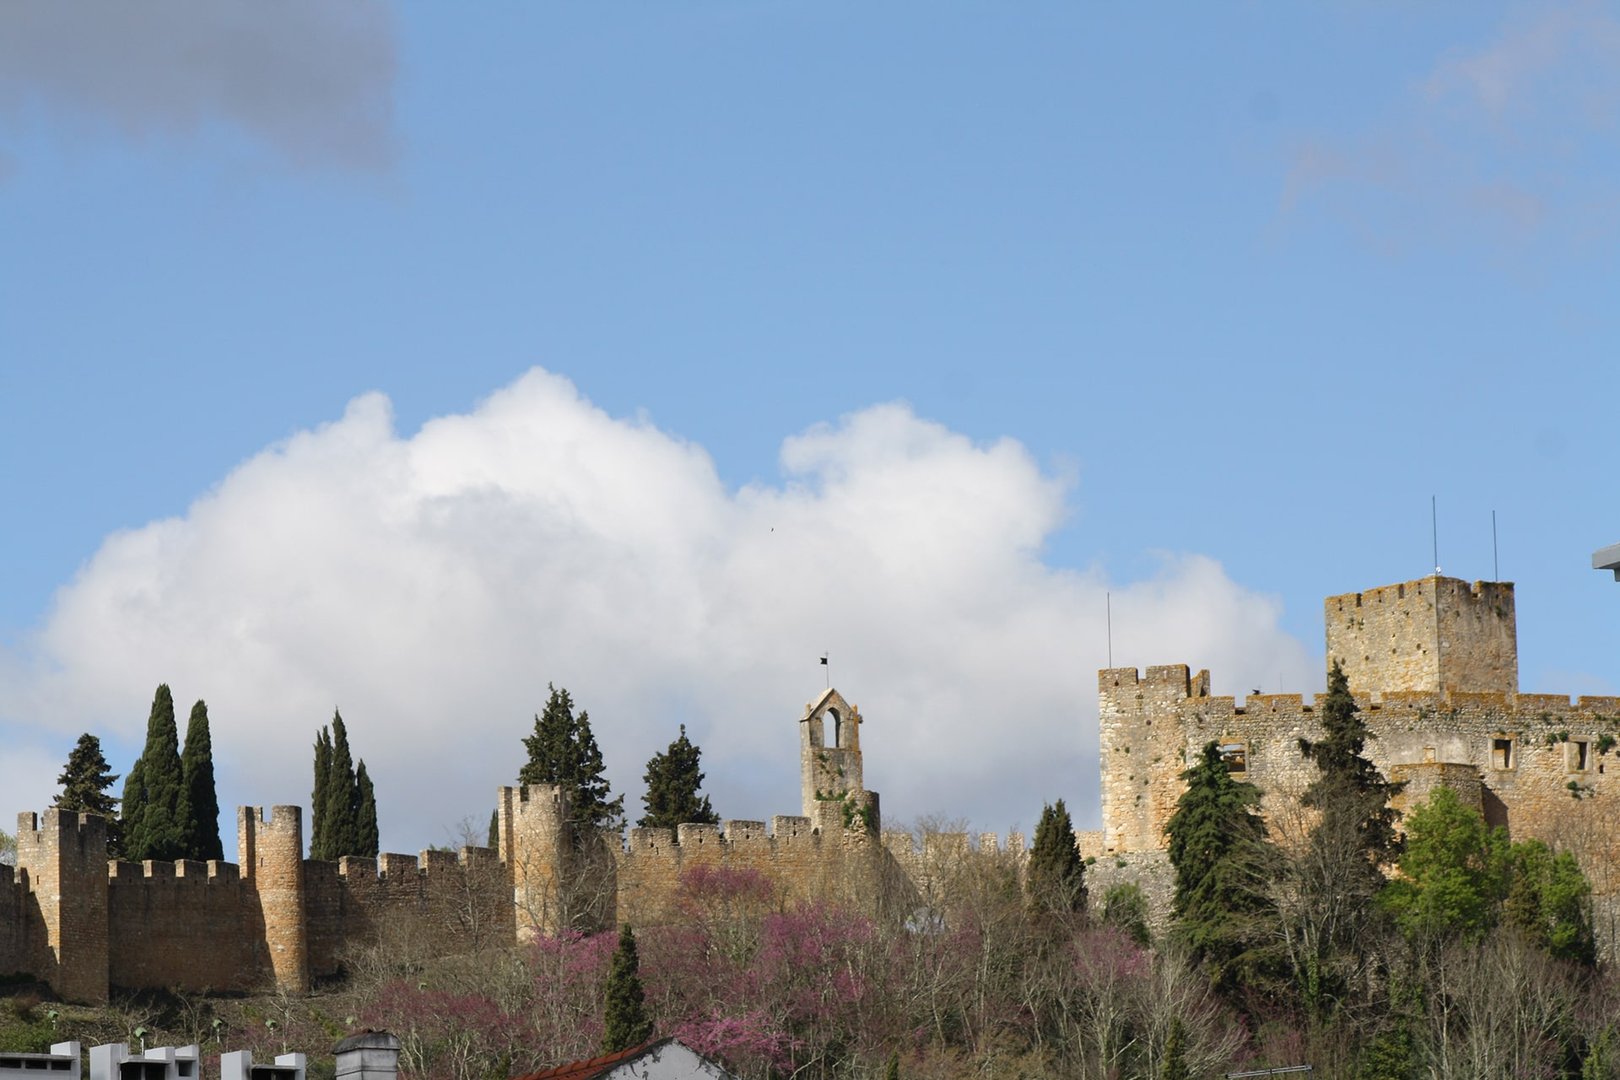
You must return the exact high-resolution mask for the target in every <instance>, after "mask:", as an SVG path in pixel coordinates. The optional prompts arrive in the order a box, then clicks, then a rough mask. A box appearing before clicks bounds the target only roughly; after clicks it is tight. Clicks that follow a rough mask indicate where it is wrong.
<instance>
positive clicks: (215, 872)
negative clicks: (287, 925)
mask: <svg viewBox="0 0 1620 1080" xmlns="http://www.w3.org/2000/svg"><path fill="white" fill-rule="evenodd" d="M105 872H106V873H107V884H108V889H107V913H108V918H107V943H108V954H107V975H108V980H109V981H110V982H111V983H112V984H113V985H115V986H131V987H134V986H154V987H157V986H162V987H175V988H181V989H187V990H204V989H209V990H221V991H227V990H245V989H248V988H249V987H251V986H252V985H254V984H255V983H256V981H257V980H256V979H249V980H244V979H243V975H244V973H248V972H254V973H256V971H257V962H258V961H257V957H256V956H255V955H254V952H253V950H252V948H251V938H250V936H249V934H248V933H247V932H246V928H245V926H244V919H243V914H244V904H243V889H242V879H241V876H240V875H239V873H238V871H237V867H236V866H235V865H234V864H232V863H227V862H215V861H212V860H210V861H209V862H207V863H201V862H190V861H185V862H146V863H132V862H114V863H112V865H111V867H110V868H108V869H107V870H106V871H105Z"/></svg>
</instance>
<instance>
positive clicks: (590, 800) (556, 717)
mask: <svg viewBox="0 0 1620 1080" xmlns="http://www.w3.org/2000/svg"><path fill="white" fill-rule="evenodd" d="M548 689H549V690H550V691H551V697H550V698H549V699H548V700H547V701H546V708H545V711H544V712H542V713H540V714H539V715H538V716H536V717H535V718H534V734H533V735H529V736H526V737H525V738H524V739H523V745H524V747H525V749H527V750H528V752H529V760H528V763H527V764H525V765H524V766H523V769H522V771H520V772H519V773H518V782H519V783H520V784H525V785H527V784H557V785H558V786H560V787H561V788H562V789H563V790H564V791H565V792H566V793H567V794H568V796H569V800H570V803H571V804H572V807H573V810H572V814H571V823H572V824H573V825H575V826H576V827H581V828H599V829H605V828H617V827H618V826H619V823H620V822H621V821H622V820H623V818H624V796H622V795H621V796H619V797H618V798H616V799H610V798H608V795H609V792H610V789H609V787H608V782H607V777H606V776H604V775H603V773H604V771H605V769H604V765H603V763H602V751H601V750H599V749H597V746H596V736H594V735H592V734H591V719H590V715H589V714H588V713H586V712H584V711H581V712H580V714H579V716H578V717H577V718H576V717H575V716H574V699H573V698H571V697H569V695H568V691H567V690H559V689H557V688H556V687H555V686H550V687H548Z"/></svg>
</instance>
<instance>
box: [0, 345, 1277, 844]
mask: <svg viewBox="0 0 1620 1080" xmlns="http://www.w3.org/2000/svg"><path fill="white" fill-rule="evenodd" d="M1067 513H1068V507H1067V485H1066V484H1065V482H1064V481H1062V480H1061V479H1058V478H1056V477H1054V476H1052V475H1049V474H1048V473H1046V472H1044V471H1043V470H1042V469H1041V468H1040V467H1039V466H1038V464H1037V463H1036V462H1035V461H1034V460H1032V458H1031V457H1030V455H1029V454H1028V452H1027V451H1026V450H1025V449H1024V448H1023V447H1022V446H1020V445H1019V444H1018V443H1016V442H1014V441H1012V440H1010V439H1003V440H1001V441H998V442H994V443H991V444H977V443H974V442H973V441H971V440H969V439H967V438H965V437H964V436H962V435H960V434H957V433H954V432H952V431H950V430H948V429H946V428H944V427H942V426H941V425H939V424H937V423H932V422H929V421H927V420H924V419H921V418H919V417H917V416H916V415H914V414H913V413H912V412H911V411H910V410H909V409H908V408H907V407H905V406H903V405H880V406H876V407H873V408H868V409H865V410H862V411H860V412H856V413H853V414H851V415H848V416H845V417H843V418H841V419H839V420H837V421H836V422H833V423H829V424H826V425H823V426H818V427H815V428H813V429H811V430H809V431H806V432H803V433H801V434H799V435H796V436H793V437H791V438H789V439H787V440H786V441H785V442H784V444H783V447H782V452H781V479H780V481H779V482H777V483H771V484H760V485H753V486H748V487H744V488H742V489H741V490H733V489H728V487H727V486H726V485H725V484H723V483H722V482H721V481H720V480H719V478H718V476H717V473H716V470H715V468H714V465H713V463H712V461H711V460H710V458H709V456H708V454H707V453H706V452H705V451H704V450H703V449H702V448H701V447H698V446H695V445H692V444H691V443H689V442H685V441H682V440H681V439H680V438H678V437H676V436H674V435H672V434H670V433H667V432H664V431H661V430H659V429H658V428H657V427H655V426H653V425H652V424H650V423H648V422H646V421H644V420H627V419H621V418H615V417H611V416H608V415H607V414H605V413H604V412H602V411H601V410H599V409H597V408H596V407H594V406H593V405H591V403H590V402H588V401H586V400H584V399H583V398H582V397H581V396H580V395H579V394H578V392H577V391H576V390H575V388H574V387H573V386H572V384H570V383H569V382H568V381H567V380H565V379H563V378H560V377H558V376H556V375H552V374H549V373H546V372H544V371H539V370H536V371H532V372H530V373H529V374H527V375H525V376H523V377H522V378H520V379H519V380H517V381H516V382H515V383H513V384H512V385H511V386H509V387H507V388H505V389H503V390H501V391H500V392H498V393H496V394H494V395H493V396H492V397H490V398H489V399H488V400H487V401H485V402H483V403H482V404H481V405H480V406H478V407H477V408H476V409H474V410H473V411H471V412H469V413H467V414H465V415H456V416H447V417H443V418H440V419H437V420H433V421H431V422H429V423H428V424H426V425H424V426H423V427H422V429H421V430H420V431H418V432H416V433H415V434H414V435H410V436H408V437H406V436H402V435H401V434H400V433H398V432H396V431H395V430H394V427H393V423H392V418H391V415H390V409H389V404H388V401H387V400H386V399H385V398H384V397H383V396H381V395H380V394H368V395H365V396H362V397H359V398H357V399H355V400H354V401H353V402H352V403H351V404H350V405H349V407H348V409H347V411H346V412H345V414H344V415H343V417H342V418H341V419H339V420H336V421H334V422H332V423H330V424H328V425H326V426H324V427H321V428H319V429H317V430H313V431H308V432H303V433H300V434H298V435H296V436H294V437H292V438H290V439H288V440H286V441H285V442H283V443H281V444H278V445H276V446H273V447H270V448H268V449H266V450H265V451H263V452H262V453H260V454H259V455H257V456H255V457H254V458H252V459H251V460H249V461H247V462H246V463H244V464H243V465H241V466H240V467H239V468H237V469H236V470H234V471H233V472H231V473H230V474H229V475H228V476H226V477H225V478H224V479H223V480H222V481H221V482H220V483H219V485H218V486H217V487H216V488H215V489H214V490H212V491H210V492H208V493H207V494H205V495H203V496H201V497H200V498H198V499H197V500H196V502H195V503H194V504H193V505H192V506H191V507H190V509H189V511H188V512H187V513H186V515H185V516H184V517H183V518H178V519H173V520H167V521H158V522H154V523H152V524H149V525H147V526H145V527H143V528H139V529H133V530H130V531H127V532H122V533H119V534H116V535H113V536H110V537H108V538H107V539H106V541H105V542H104V543H103V545H102V547H101V549H100V550H99V551H98V552H97V554H96V555H95V556H94V558H93V559H92V560H90V562H89V563H88V564H87V565H86V566H85V567H84V569H83V570H82V572H81V573H80V575H79V576H78V578H77V579H76V580H75V581H74V582H72V583H71V584H70V585H68V586H66V587H65V588H64V589H62V590H61V592H60V593H59V595H58V596H57V598H56V601H55V604H54V606H53V609H52V611H51V612H50V614H49V616H48V617H47V619H46V620H45V621H44V623H43V624H42V626H41V627H40V629H39V631H38V633H37V635H36V636H35V638H34V639H33V641H32V642H31V643H30V646H29V652H28V655H27V656H26V657H18V656H14V657H12V658H10V660H9V662H8V663H6V664H5V665H4V666H0V680H4V682H5V683H7V684H9V685H6V686H4V687H3V688H0V689H3V690H4V693H3V694H0V701H4V702H6V703H7V704H6V705H4V706H0V709H4V712H3V713H0V722H3V723H4V724H6V725H7V727H8V728H9V733H10V735H11V736H12V737H15V738H18V739H25V740H27V741H29V742H30V745H34V744H38V743H40V742H41V740H46V741H50V740H57V741H60V742H61V743H62V745H64V746H65V745H66V742H67V740H69V739H71V737H72V736H74V735H75V734H77V732H79V731H82V730H85V729H86V728H89V729H91V730H96V731H99V732H100V733H102V734H103V735H104V736H107V737H109V738H111V739H113V740H117V741H118V744H119V745H124V746H128V747H136V746H138V744H139V740H140V737H141V730H142V725H143V724H144V718H145V709H146V704H147V702H148V701H149V700H150V695H151V693H152V688H153V686H154V685H155V684H156V683H157V682H159V681H160V680H164V681H168V682H169V683H170V684H171V685H172V686H173V687H174V691H175V698H176V700H177V702H178V703H179V704H180V708H181V709H182V711H183V710H184V709H185V707H186V706H187V705H188V704H189V702H190V701H191V700H192V699H193V698H196V697H204V698H206V699H207V700H208V702H209V706H210V710H211V713H212V715H213V718H214V724H215V733H214V744H215V747H216V754H217V755H218V761H219V766H220V776H221V780H220V783H221V803H222V804H223V805H226V806H232V805H235V804H237V803H241V802H252V803H263V802H300V803H302V802H307V793H308V790H309V761H310V744H311V740H312V738H313V735H314V732H315V729H316V727H317V726H318V725H319V724H321V723H323V722H325V721H326V720H327V719H329V718H330V716H331V713H332V710H333V708H334V706H336V707H340V708H341V709H342V711H343V714H344V717H345V720H346V721H347V722H348V724H349V726H350V730H351V732H352V738H353V740H354V743H355V745H356V750H357V752H358V753H359V754H360V755H362V756H363V757H364V758H365V759H366V761H367V764H368V767H369V769H370V771H371V773H372V775H373V777H374V778H375V779H376V781H377V787H378V795H379V800H380V805H381V813H382V818H383V829H384V842H385V844H386V845H388V846H391V847H394V848H405V849H407V850H411V849H414V848H415V847H418V846H421V845H425V844H427V843H432V842H439V841H442V840H443V839H444V838H445V828H446V826H447V825H450V824H451V823H453V822H455V821H457V820H458V819H460V818H462V817H464V816H471V817H473V818H475V819H477V820H480V821H481V820H482V818H483V817H484V816H487V814H488V810H489V807H490V806H491V805H492V804H493V793H494V788H495V787H496V785H498V784H500V783H507V782H510V781H511V780H512V778H513V776H514V775H515V773H516V771H517V768H518V766H519V764H520V760H521V746H520V744H519V739H520V738H521V736H523V735H524V734H526V733H527V731H528V730H530V728H531V726H532V717H533V714H534V712H535V710H536V709H537V708H539V707H540V706H541V705H542V704H543V702H544V699H545V695H546V685H547V683H548V682H555V683H556V684H557V685H559V686H565V687H567V688H568V689H569V690H570V691H571V692H572V693H573V695H574V697H575V698H576V700H577V701H579V702H580V703H581V704H582V705H584V706H585V707H586V708H588V709H589V711H590V714H591V718H592V721H593V725H594V727H595V729H596V732H597V736H598V739H599V741H600V742H601V744H602V747H603V750H604V752H605V754H606V756H607V760H608V763H609V768H610V773H611V779H612V781H613V783H614V786H615V788H616V790H620V791H626V792H628V793H629V794H630V800H629V802H630V805H631V806H632V807H634V806H635V805H636V801H637V799H638V798H639V795H640V792H641V772H642V769H643V766H644V763H645V762H646V760H647V758H648V756H649V755H651V754H652V753H653V752H654V751H656V750H658V749H660V748H662V747H663V746H664V745H665V744H667V743H668V742H669V741H670V739H671V738H673V737H674V735H675V733H676V728H677V725H678V724H680V723H683V722H684V723H685V724H687V726H688V730H689V732H690V733H691V735H692V736H693V737H694V738H695V739H696V740H697V741H698V742H699V743H700V744H701V745H702V747H703V749H704V754H705V757H704V761H705V765H706V766H707V768H708V771H709V783H708V787H709V789H710V791H711V792H712V793H713V795H714V802H715V805H716V807H717V808H718V809H719V810H720V811H721V813H722V814H724V815H726V816H735V817H764V816H767V815H770V814H773V813H796V812H797V808H798V791H797V775H798V774H797V768H796V761H797V752H798V745H797V739H798V732H797V724H796V720H797V718H798V715H799V713H800V711H801V709H802V705H803V703H804V702H805V701H806V700H807V699H809V698H810V697H812V696H814V695H815V694H816V693H817V692H818V691H819V689H820V687H821V685H822V678H823V676H822V670H823V669H822V668H821V667H820V665H819V663H818V657H819V656H820V655H821V653H822V652H823V651H827V652H830V654H831V660H832V667H831V671H832V674H833V678H834V681H835V683H836V684H837V685H838V686H839V687H840V688H841V689H842V690H843V691H844V692H845V694H846V695H847V696H848V697H849V698H850V699H851V700H853V701H854V702H856V703H857V704H858V705H859V706H861V709H862V712H863V715H864V716H865V717H866V720H867V723H866V725H865V727H864V728H863V743H864V747H865V750H866V770H867V782H868V786H870V787H872V788H874V789H877V790H879V791H881V792H882V793H883V798H884V808H885V814H886V817H887V818H888V819H889V820H890V821H891V822H892V821H898V820H902V819H907V818H912V817H916V816H919V815H923V814H942V815H945V816H947V817H960V818H965V819H967V820H968V821H970V822H973V823H975V824H976V825H979V826H982V827H986V828H1002V829H1004V828H1006V827H1008V826H1010V825H1012V824H1015V823H1022V824H1023V825H1024V826H1026V827H1027V826H1028V825H1029V824H1030V823H1031V822H1032V821H1033V820H1034V818H1035V817H1036V815H1037V814H1038V813H1039V811H1040V806H1041V801H1042V800H1043V799H1051V798H1055V797H1058V796H1063V797H1066V798H1067V799H1069V800H1070V802H1071V805H1073V806H1074V807H1075V809H1076V811H1077V812H1078V814H1077V816H1078V817H1079V818H1080V820H1081V822H1082V823H1084V822H1088V821H1094V820H1095V818H1096V813H1097V811H1096V806H1095V804H1096V789H1097V758H1096V742H1097V739H1096V726H1095V718H1096V700H1095V699H1096V674H1095V673H1096V669H1097V668H1098V667H1100V666H1102V665H1103V663H1104V657H1105V652H1106V649H1107V643H1106V639H1105V636H1104V620H1103V614H1104V593H1105V592H1106V591H1109V590H1112V592H1113V609H1114V612H1115V616H1116V619H1115V638H1114V644H1113V648H1114V655H1115V658H1116V662H1119V663H1138V664H1147V663H1161V662H1175V661H1182V660H1185V661H1187V662H1190V663H1193V664H1195V665H1199V666H1208V667H1211V668H1212V669H1214V671H1215V672H1216V676H1217V680H1218V681H1219V682H1222V683H1224V684H1225V685H1226V686H1227V687H1228V688H1232V687H1247V686H1249V685H1259V684H1260V683H1259V682H1257V681H1255V680H1263V681H1265V682H1266V683H1267V684H1269V683H1271V682H1272V681H1274V680H1275V679H1276V678H1277V677H1278V675H1279V674H1282V675H1284V676H1285V677H1287V678H1289V679H1291V680H1294V681H1295V682H1296V685H1297V684H1299V683H1304V682H1306V681H1307V679H1308V677H1307V668H1308V664H1307V657H1306V651H1305V650H1304V648H1303V647H1302V646H1301V645H1300V644H1299V643H1298V642H1297V641H1296V640H1294V639H1292V638H1290V637H1289V636H1287V635H1286V634H1284V633H1283V632H1282V631H1281V630H1280V629H1279V628H1278V624H1277V617H1278V608H1277V605H1276V603H1275V602H1274V601H1272V600H1270V599H1268V598H1267V597H1264V596H1259V595H1256V594H1254V593H1252V592H1250V591H1248V590H1246V589H1244V588H1242V587H1240V586H1239V585H1237V584H1235V583H1234V582H1232V581H1231V580H1229V579H1228V578H1227V577H1226V575H1225V574H1224V572H1223V571H1222V570H1221V568H1220V566H1219V565H1218V564H1217V563H1215V562H1214V561H1212V560H1210V559H1208V558H1205V557H1200V556H1196V555H1175V556H1171V555H1167V556H1165V557H1164V559H1163V562H1162V568H1161V570H1160V572H1159V573H1158V574H1157V575H1156V576H1154V577H1153V578H1151V579H1150V580H1145V581H1138V582H1134V583H1117V582H1116V583H1111V582H1108V581H1106V580H1105V579H1104V577H1103V576H1102V575H1101V574H1100V573H1099V572H1097V571H1093V570H1077V569H1066V568H1059V567H1055V566H1052V565H1050V564H1049V563H1048V562H1047V561H1045V560H1044V558H1043V544H1044V543H1045V542H1046V540H1047V539H1048V538H1049V537H1051V536H1052V535H1053V533H1054V532H1055V530H1057V529H1058V528H1059V527H1060V525H1062V524H1063V523H1064V521H1065V519H1066V514H1067ZM1167 540H1173V538H1167ZM127 764H128V763H127V762H126V761H115V762H114V767H115V768H124V767H127ZM51 779H53V777H50V776H44V775H40V776H37V777H35V778H33V779H29V778H19V777H12V778H11V783H10V784H8V790H10V791H12V792H13V798H18V797H21V798H22V799H24V800H25V805H28V804H32V805H36V806H38V805H43V804H44V802H45V801H46V800H47V799H48V797H49V794H50V791H51V786H50V782H49V781H50V780H51ZM227 846H229V844H227Z"/></svg>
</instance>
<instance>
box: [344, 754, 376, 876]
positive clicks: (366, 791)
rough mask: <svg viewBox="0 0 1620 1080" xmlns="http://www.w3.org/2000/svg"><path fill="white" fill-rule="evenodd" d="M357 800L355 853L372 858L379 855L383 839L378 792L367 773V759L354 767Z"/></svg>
mask: <svg viewBox="0 0 1620 1080" xmlns="http://www.w3.org/2000/svg"><path fill="white" fill-rule="evenodd" d="M354 790H355V801H356V802H357V803H358V806H357V807H356V813H355V818H356V821H355V841H356V846H355V850H354V851H353V852H352V853H351V854H354V855H365V856H368V857H370V858H373V859H374V858H376V857H377V849H378V848H379V847H380V846H381V840H380V838H379V837H378V834H377V792H376V791H375V790H374V789H373V788H372V786H371V777H369V776H367V775H366V761H365V759H364V758H361V759H360V763H359V764H358V765H356V766H355V767H354Z"/></svg>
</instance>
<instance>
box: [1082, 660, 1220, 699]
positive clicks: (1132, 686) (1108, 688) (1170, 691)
mask: <svg viewBox="0 0 1620 1080" xmlns="http://www.w3.org/2000/svg"><path fill="white" fill-rule="evenodd" d="M1097 691H1098V693H1099V694H1101V695H1102V696H1103V697H1105V698H1107V697H1114V698H1120V697H1121V695H1123V694H1129V693H1148V692H1152V693H1153V694H1154V696H1156V697H1179V698H1190V697H1208V696H1209V671H1208V669H1205V670H1203V671H1200V672H1199V673H1198V674H1197V675H1193V674H1192V671H1191V669H1190V668H1189V667H1188V666H1187V665H1186V664H1159V665H1156V666H1154V667H1150V668H1148V669H1147V676H1146V678H1144V677H1143V676H1142V675H1141V674H1140V672H1138V670H1137V669H1136V668H1134V667H1121V668H1103V669H1102V670H1100V671H1098V672H1097Z"/></svg>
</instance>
